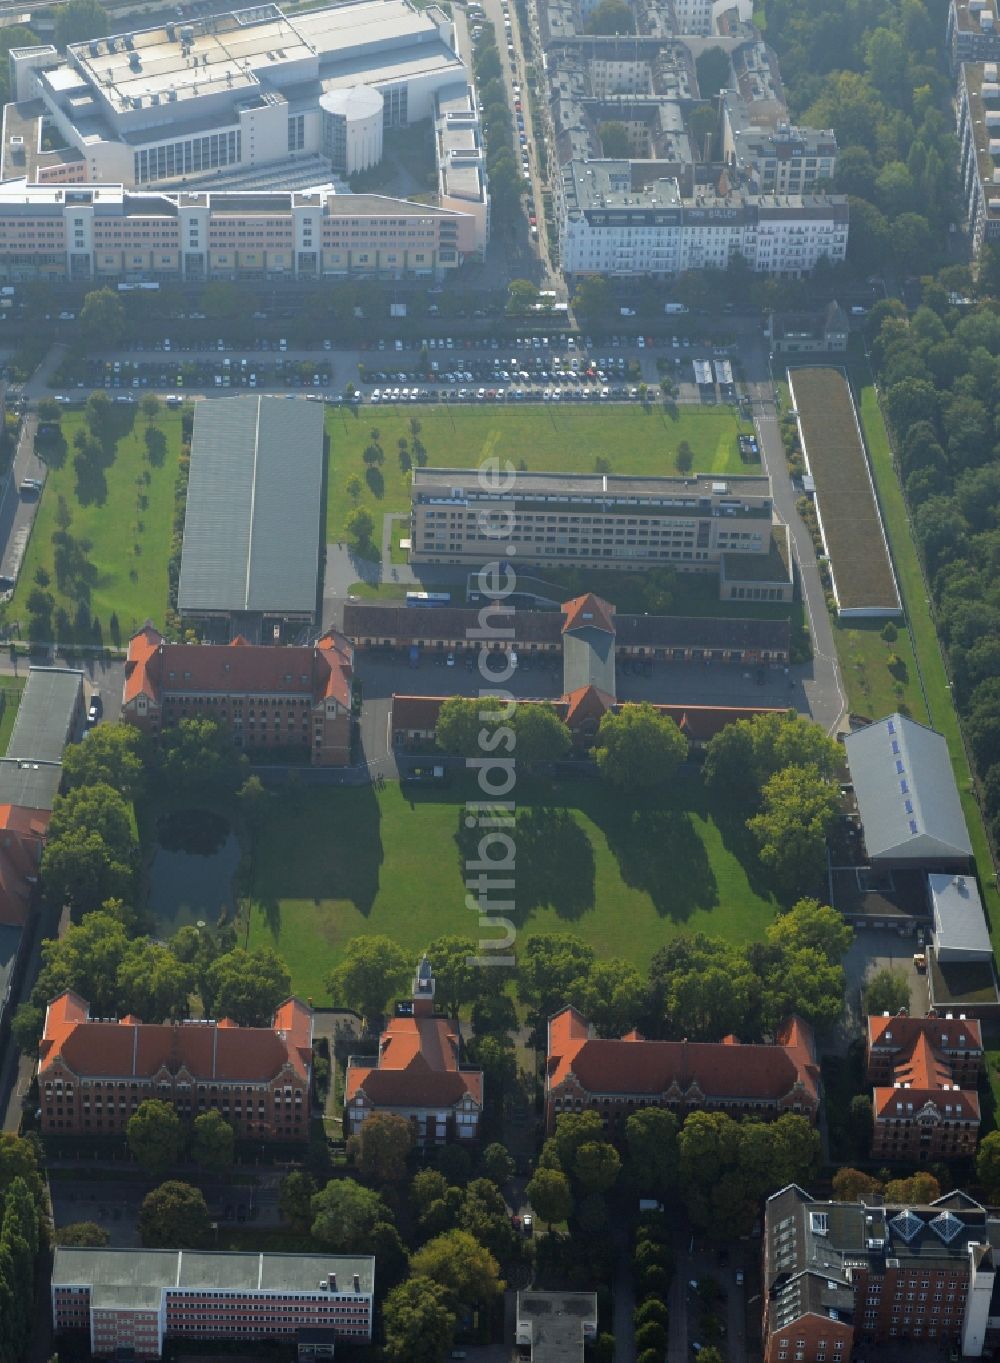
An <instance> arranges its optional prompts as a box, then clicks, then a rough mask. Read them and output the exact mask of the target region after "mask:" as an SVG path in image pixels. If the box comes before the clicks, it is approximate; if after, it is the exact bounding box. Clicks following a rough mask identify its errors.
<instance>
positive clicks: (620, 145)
mask: <svg viewBox="0 0 1000 1363" xmlns="http://www.w3.org/2000/svg"><path fill="white" fill-rule="evenodd" d="M597 136H598V137H599V138H600V139H601V155H602V156H604V157H606V158H608V159H610V160H620V161H627V160H628V158H629V156H630V155H631V151H632V148H631V145H630V143H629V137H628V127H627V125H626V124H624V123H620V122H618V120H617V119H612V120H609V121H608V122H607V123H599V124H598V125H597Z"/></svg>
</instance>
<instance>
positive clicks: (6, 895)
mask: <svg viewBox="0 0 1000 1363" xmlns="http://www.w3.org/2000/svg"><path fill="white" fill-rule="evenodd" d="M51 817H52V816H51V813H50V811H48V810H39V809H27V808H25V806H23V805H10V804H4V805H0V835H2V836H0V924H2V925H3V926H5V927H18V928H23V927H24V926H25V924H26V923H27V921H28V917H29V914H30V912H31V901H32V896H33V894H34V887H35V884H36V882H37V879H38V867H39V863H40V861H41V856H42V846H43V844H44V842H45V833H46V830H47V829H48V826H49V819H50V818H51Z"/></svg>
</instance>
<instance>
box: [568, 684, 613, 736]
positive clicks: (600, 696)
mask: <svg viewBox="0 0 1000 1363" xmlns="http://www.w3.org/2000/svg"><path fill="white" fill-rule="evenodd" d="M563 699H564V700H565V703H566V714H565V716H564V718H565V722H566V724H568V725H569V727H570V728H571V729H576V728H579V726H580V725H581V724H585V723H586V722H587V721H588V720H591V719H592V720H596V721H597V722H598V723H600V721H601V719H603V717H604V716H605V715H606V714H607V712H608V711H609V710H612V709H614V706H615V698H614V696H610V695H608V693H607V691H602V690H600V688H599V687H597V686H579V687H577V689H576V690H575V691H570V692H569V693H568V694H567V695H566V696H565V697H564V698H563Z"/></svg>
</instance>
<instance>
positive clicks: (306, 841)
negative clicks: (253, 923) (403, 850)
mask: <svg viewBox="0 0 1000 1363" xmlns="http://www.w3.org/2000/svg"><path fill="white" fill-rule="evenodd" d="M384 860H385V852H384V849H383V847H382V833H381V811H380V809H379V803H378V800H377V798H376V796H375V792H374V790H373V789H372V787H371V786H350V787H341V788H339V789H335V790H323V789H322V788H316V787H311V788H302V787H300V786H297V785H295V784H294V783H287V784H286V785H285V786H283V787H281V788H280V790H279V794H278V797H277V800H276V803H275V805H274V807H273V808H272V811H271V815H270V817H269V818H268V820H267V823H266V824H265V826H264V828H263V829H262V830H261V833H260V834H259V836H258V838H257V844H256V848H255V856H254V875H253V888H252V891H251V893H252V897H253V899H254V901H255V902H256V903H257V904H258V905H259V906H260V909H261V911H262V913H263V915H264V918H265V921H266V922H267V925H268V927H269V928H270V930H271V932H272V933H273V934H274V936H275V938H278V937H279V935H280V931H281V926H282V908H281V902H282V901H283V900H286V901H287V900H292V901H294V900H309V901H311V902H312V903H313V904H314V905H316V906H318V905H319V904H320V903H322V902H323V901H324V900H327V901H328V900H330V899H341V900H347V901H349V902H350V903H351V904H353V905H354V907H355V908H356V909H357V911H358V912H359V913H360V914H362V915H364V916H365V917H367V916H368V915H369V914H370V913H371V911H372V906H373V905H374V903H375V897H376V895H377V894H378V889H379V874H380V870H381V866H382V862H383V861H384ZM290 912H293V913H294V912H296V906H295V905H294V904H292V905H291V906H290ZM316 949H317V951H319V952H322V951H323V950H324V944H323V943H322V942H317V944H316Z"/></svg>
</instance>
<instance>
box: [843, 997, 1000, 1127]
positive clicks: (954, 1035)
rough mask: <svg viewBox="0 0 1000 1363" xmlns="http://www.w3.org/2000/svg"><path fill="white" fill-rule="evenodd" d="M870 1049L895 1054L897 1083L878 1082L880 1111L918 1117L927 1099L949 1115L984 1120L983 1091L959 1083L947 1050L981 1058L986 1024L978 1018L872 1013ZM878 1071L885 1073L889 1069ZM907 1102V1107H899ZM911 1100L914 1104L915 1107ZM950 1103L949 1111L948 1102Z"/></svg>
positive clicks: (876, 1092)
mask: <svg viewBox="0 0 1000 1363" xmlns="http://www.w3.org/2000/svg"><path fill="white" fill-rule="evenodd" d="M868 1044H869V1052H870V1053H871V1051H872V1050H873V1049H874V1050H875V1052H876V1054H877V1055H879V1056H881V1057H883V1063H884V1057H885V1056H886V1055H889V1056H891V1061H892V1085H891V1086H889V1085H882V1084H880V1085H876V1087H875V1090H874V1107H875V1115H876V1117H884V1118H891V1119H895V1118H897V1117H909V1118H913V1119H915V1118H916V1116H917V1115H918V1114H919V1112H920V1110H921V1109H922V1108H923V1107H924V1106H926V1104H927V1103H933V1104H934V1105H935V1106H936V1107H937V1109H938V1111H939V1112H940V1113H941V1115H942V1117H944V1118H945V1119H946V1120H948V1119H951V1120H959V1119H961V1120H967V1121H968V1120H975V1121H978V1120H979V1096H978V1094H977V1093H976V1092H975V1091H974V1090H972V1089H960V1088H959V1087H958V1085H957V1084H956V1083H955V1072H954V1070H953V1068H952V1064H951V1061H950V1059H949V1057H948V1055H947V1054H946V1051H948V1050H954V1051H956V1052H959V1054H960V1055H962V1056H963V1057H964V1056H966V1055H968V1056H972V1057H974V1058H977V1057H979V1056H980V1055H981V1053H982V1029H981V1027H980V1024H979V1021H978V1019H976V1018H971V1019H970V1018H938V1017H926V1018H922V1017H910V1016H909V1015H908V1014H906V1013H899V1014H897V1015H896V1016H894V1017H885V1016H884V1015H883V1016H881V1017H878V1016H870V1017H869V1018H868ZM879 1077H884V1069H882V1070H881V1072H880V1075H879ZM898 1103H902V1104H903V1110H902V1111H900V1110H899V1109H898V1107H897V1104H898ZM911 1105H912V1107H911ZM948 1107H950V1108H951V1109H952V1111H951V1112H950V1113H949V1112H947V1111H946V1108H948Z"/></svg>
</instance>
